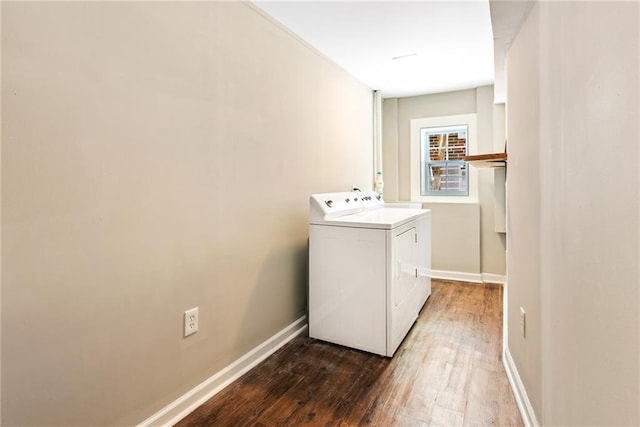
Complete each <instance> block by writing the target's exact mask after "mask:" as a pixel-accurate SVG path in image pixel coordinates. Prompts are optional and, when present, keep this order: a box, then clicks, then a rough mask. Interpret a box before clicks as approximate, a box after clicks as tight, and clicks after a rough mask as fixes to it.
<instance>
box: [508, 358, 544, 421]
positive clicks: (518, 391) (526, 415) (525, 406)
mask: <svg viewBox="0 0 640 427" xmlns="http://www.w3.org/2000/svg"><path fill="white" fill-rule="evenodd" d="M502 364H503V365H504V369H505V371H507V377H508V378H509V383H510V384H511V389H512V390H513V396H514V397H515V399H516V404H517V405H518V409H520V414H521V415H522V421H523V422H524V425H525V426H527V427H538V426H539V425H540V424H539V423H538V419H537V418H536V413H535V412H534V411H533V406H531V401H530V400H529V396H528V395H527V390H525V388H524V384H522V380H521V379H520V374H518V369H517V368H516V365H515V363H514V362H513V358H512V357H511V353H510V352H509V348H508V347H507V348H505V350H504V354H503V357H502Z"/></svg>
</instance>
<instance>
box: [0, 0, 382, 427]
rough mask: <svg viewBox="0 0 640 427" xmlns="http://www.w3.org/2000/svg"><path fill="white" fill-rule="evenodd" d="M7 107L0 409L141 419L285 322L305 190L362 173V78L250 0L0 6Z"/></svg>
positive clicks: (302, 307)
mask: <svg viewBox="0 0 640 427" xmlns="http://www.w3.org/2000/svg"><path fill="white" fill-rule="evenodd" d="M2 108H3V111H2V113H3V116H2V197H3V199H2V425H33V424H47V425H107V424H119V425H125V424H133V423H136V422H139V421H141V420H143V419H145V418H146V417H147V416H149V415H151V414H152V413H154V412H155V411H156V410H158V409H160V408H161V407H163V406H164V405H166V404H168V403H169V402H171V401H173V400H174V399H176V398H177V397H179V396H181V395H182V394H183V393H184V392H186V391H187V390H189V389H191V388H192V387H194V386H195V385H197V384H199V383H200V382H202V381H203V380H205V379H206V378H208V377H209V376H211V375H212V374H214V373H215V372H217V371H219V370H220V369H221V368H223V367H225V366H226V365H227V364H229V363H230V362H232V361H234V360H235V359H237V358H238V357H239V356H240V355H242V354H244V353H245V352H247V351H248V350H250V349H251V348H253V347H254V346H256V345H257V344H259V343H261V342H262V341H263V340H265V339H267V338H268V337H270V336H271V335H273V334H274V333H275V332H277V331H279V330H281V329H282V328H283V327H285V326H286V325H288V324H290V323H291V322H293V321H294V320H295V319H297V318H298V317H300V316H302V315H303V314H305V311H306V280H307V277H306V275H307V273H306V265H307V259H306V257H307V250H306V245H307V243H306V241H307V215H308V196H309V194H310V193H313V192H324V191H338V190H344V189H346V188H348V187H349V186H350V185H352V184H360V185H361V186H362V187H365V188H370V183H371V181H372V178H373V171H372V163H373V159H372V154H371V153H372V93H371V90H369V89H368V88H366V87H365V86H363V85H362V84H360V83H358V82H357V81H355V80H354V79H353V78H351V77H350V76H349V75H347V74H345V72H344V71H342V70H341V69H339V68H338V67H337V66H335V65H334V64H332V63H330V62H329V61H327V60H326V59H325V58H324V57H322V56H320V55H319V54H318V53H316V52H315V51H313V50H312V49H310V48H309V47H307V46H306V45H305V44H304V43H302V42H300V41H299V40H298V39H296V38H295V37H293V36H292V35H290V34H289V33H288V32H287V31H285V30H283V29H282V28H281V27H279V26H278V25H276V24H274V22H273V21H271V20H270V19H267V18H265V17H264V16H263V15H262V14H261V13H259V12H257V11H256V10H255V9H254V8H253V7H252V6H250V5H247V4H243V3H236V2H184V3H180V2H151V3H147V2H87V3H85V2H82V3H81V2H67V3H62V2H52V3H9V2H3V3H2ZM195 306H198V307H199V308H200V331H199V332H198V333H197V334H195V335H194V336H191V337H189V338H186V339H185V338H183V337H182V313H183V311H184V310H186V309H189V308H192V307H195Z"/></svg>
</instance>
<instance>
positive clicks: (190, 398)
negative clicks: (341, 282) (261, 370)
mask: <svg viewBox="0 0 640 427" xmlns="http://www.w3.org/2000/svg"><path fill="white" fill-rule="evenodd" d="M306 330H307V316H302V317H301V318H299V319H298V320H296V321H295V322H293V323H292V324H290V325H289V326H287V327H286V328H284V329H283V330H281V331H280V332H278V333H277V334H275V335H274V336H272V337H271V338H269V339H267V340H266V341H264V342H263V343H262V344H260V345H258V346H257V347H255V348H254V349H252V350H251V351H249V352H248V353H246V354H245V355H244V356H242V357H240V358H239V359H238V360H236V361H235V362H233V363H232V364H230V365H229V366H227V367H226V368H224V369H222V370H221V371H219V372H218V373H216V374H215V375H213V376H211V377H209V378H208V379H206V380H205V381H203V382H202V383H200V384H199V385H197V386H195V387H194V388H192V389H191V390H189V391H188V392H187V393H185V394H184V395H182V396H181V397H179V398H178V399H176V400H175V401H173V402H171V403H170V404H168V405H167V406H165V407H164V408H162V409H161V410H159V411H158V412H156V413H155V414H153V415H151V416H150V417H149V418H147V419H146V420H144V421H142V422H141V423H140V424H138V427H146V426H172V425H174V424H176V423H177V422H178V421H180V420H181V419H183V418H184V417H186V416H187V415H189V414H190V413H191V412H193V411H194V410H195V409H196V408H197V407H198V406H200V405H202V404H203V403H204V402H206V401H207V400H209V399H211V397H213V396H215V395H216V394H218V393H219V392H220V391H221V390H222V389H224V388H225V387H226V386H228V385H229V384H231V383H232V382H234V381H235V380H237V379H238V378H240V377H241V376H242V375H244V374H245V373H246V372H247V371H249V370H250V369H251V368H253V367H254V366H256V365H257V364H258V363H260V362H262V361H263V360H264V359H266V358H267V357H269V356H271V355H272V354H273V353H275V352H276V351H277V350H278V349H279V348H280V347H282V346H283V345H285V344H286V343H288V342H289V341H291V340H292V339H293V338H295V337H297V336H298V335H300V334H301V333H303V332H305V331H306Z"/></svg>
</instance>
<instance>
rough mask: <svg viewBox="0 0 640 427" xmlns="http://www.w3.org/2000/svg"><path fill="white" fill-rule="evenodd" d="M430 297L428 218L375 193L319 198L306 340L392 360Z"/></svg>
mask: <svg viewBox="0 0 640 427" xmlns="http://www.w3.org/2000/svg"><path fill="white" fill-rule="evenodd" d="M429 295H431V212H430V210H428V209H407V208H397V207H394V208H391V207H385V204H384V201H383V200H382V198H380V197H379V196H378V195H377V194H376V193H374V192H344V193H325V194H314V195H312V196H311V200H310V216H309V336H310V337H312V338H318V339H321V340H323V341H328V342H332V343H335V344H340V345H344V346H347V347H352V348H356V349H360V350H364V351H368V352H371V353H376V354H380V355H383V356H389V357H391V356H393V354H394V353H395V351H396V350H397V348H398V346H399V345H400V343H401V342H402V340H403V339H404V337H405V336H406V334H407V333H408V332H409V330H410V329H411V326H412V325H413V323H414V322H415V320H416V319H417V317H418V313H419V312H420V310H421V308H422V306H423V305H424V303H425V302H426V300H427V298H428V297H429Z"/></svg>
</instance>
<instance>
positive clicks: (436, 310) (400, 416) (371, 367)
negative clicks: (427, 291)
mask: <svg viewBox="0 0 640 427" xmlns="http://www.w3.org/2000/svg"><path fill="white" fill-rule="evenodd" d="M432 287H433V292H432V295H431V297H430V298H429V300H428V301H427V303H426V305H425V307H424V308H423V309H422V313H421V314H420V317H419V318H418V320H417V322H416V323H415V325H414V326H413V329H412V330H411V331H410V332H409V335H407V337H406V338H405V340H404V342H403V343H402V345H401V346H400V348H399V349H398V351H397V352H396V354H395V355H394V357H393V358H391V359H389V358H384V357H381V356H376V355H372V354H368V353H364V352H361V351H357V350H351V349H348V348H345V347H340V346H337V345H332V344H327V343H324V342H322V341H317V340H314V339H310V338H308V337H306V336H304V337H303V336H300V337H297V338H295V339H293V340H292V341H291V342H290V343H288V344H287V345H285V346H284V347H283V348H281V349H280V350H278V351H277V352H276V353H275V354H273V355H272V356H271V357H269V358H268V359H266V360H265V361H264V362H262V363H261V364H260V365H258V366H256V367H255V368H254V369H252V370H251V371H249V372H248V373H247V374H245V375H244V376H243V377H241V378H240V379H239V380H238V381H236V382H235V383H233V384H231V385H230V386H229V387H227V388H226V389H224V390H223V391H221V392H220V393H219V394H217V395H216V396H214V397H213V398H211V399H210V400H208V401H207V402H206V403H204V404H203V405H202V406H200V407H199V408H198V409H196V410H195V411H194V412H193V413H191V414H190V415H188V416H187V417H186V418H185V419H183V420H182V421H181V422H180V423H178V426H213V425H215V426H256V425H257V426H298V425H303V424H306V425H321V426H337V425H342V426H352V425H372V426H419V425H437V426H459V425H475V426H488V425H498V426H507V425H515V426H521V425H523V424H522V419H521V417H520V413H519V412H518V408H517V406H516V403H515V400H514V398H513V394H512V392H511V388H510V386H509V382H508V380H507V376H506V374H505V372H504V368H503V366H502V361H501V340H502V288H501V287H500V286H498V285H479V284H469V283H463V282H453V281H443V280H433V286H432Z"/></svg>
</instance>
